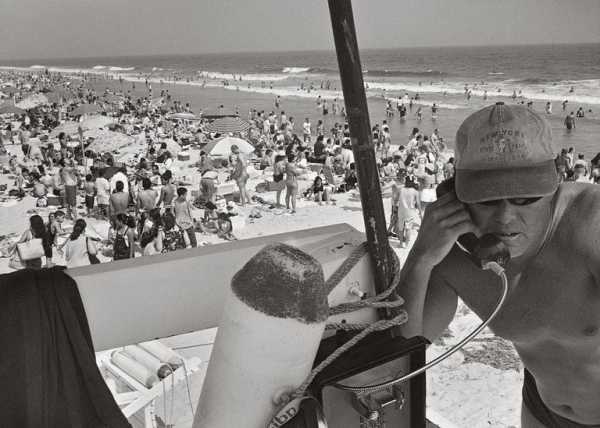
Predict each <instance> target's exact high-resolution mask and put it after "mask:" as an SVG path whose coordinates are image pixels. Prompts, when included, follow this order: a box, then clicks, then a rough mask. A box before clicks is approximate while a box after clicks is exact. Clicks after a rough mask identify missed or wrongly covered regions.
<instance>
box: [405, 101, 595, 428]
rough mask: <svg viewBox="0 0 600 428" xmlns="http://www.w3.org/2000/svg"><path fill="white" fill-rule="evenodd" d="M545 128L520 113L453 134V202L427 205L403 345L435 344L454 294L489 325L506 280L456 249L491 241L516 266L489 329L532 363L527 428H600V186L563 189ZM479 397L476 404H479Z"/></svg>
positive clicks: (408, 265)
mask: <svg viewBox="0 0 600 428" xmlns="http://www.w3.org/2000/svg"><path fill="white" fill-rule="evenodd" d="M551 139H552V136H551V128H550V125H549V124H548V123H547V122H546V121H545V119H543V118H542V117H541V116H540V115H539V114H537V113H536V112H535V111H533V110H531V109H527V108H526V107H525V106H520V105H511V106H508V105H504V104H503V103H497V104H496V105H493V106H489V107H486V108H484V109H482V110H480V111H478V112H476V113H473V114H472V115H471V116H469V117H468V118H467V119H466V120H465V121H464V122H463V124H462V125H461V127H460V128H459V130H458V132H457V136H456V178H455V180H456V193H453V192H450V193H447V194H446V195H444V196H442V197H440V198H439V199H438V200H437V201H435V202H433V203H432V204H431V205H429V206H428V207H427V210H426V211H425V215H424V217H423V221H422V225H421V229H420V231H419V235H418V237H417V239H416V241H415V244H414V245H413V247H412V249H411V251H410V253H409V255H408V256H407V259H406V262H405V264H404V266H403V268H402V278H401V284H400V288H399V290H400V294H401V295H402V297H404V298H405V300H406V305H405V308H406V310H407V311H408V313H409V314H410V317H409V320H408V322H407V323H406V324H404V325H403V326H402V329H403V331H402V332H403V334H404V335H405V336H406V337H410V336H414V335H423V336H425V337H427V338H428V339H430V340H433V339H435V338H436V337H438V336H439V335H440V334H441V333H442V331H443V330H444V328H446V326H447V325H448V324H449V323H450V321H451V320H452V318H453V316H454V313H455V311H456V305H457V297H458V296H459V297H460V298H461V299H462V300H463V301H464V302H465V303H466V304H467V305H468V306H469V307H470V308H471V309H472V310H473V311H474V312H475V313H477V314H478V315H479V316H480V317H481V318H482V319H485V318H487V317H488V316H489V315H490V313H491V312H492V311H493V309H494V307H495V305H496V302H497V301H498V299H499V297H500V294H501V286H500V280H499V279H498V278H497V277H496V276H495V275H494V274H493V273H491V272H490V271H483V270H481V269H480V268H478V267H477V266H476V265H475V264H474V263H472V261H471V260H470V259H469V258H468V257H467V255H466V253H464V252H463V251H462V250H460V249H459V248H458V247H457V246H456V245H454V243H455V242H456V240H457V238H458V237H459V236H460V235H462V234H464V233H467V232H472V233H475V234H476V235H477V236H481V235H483V234H487V233H491V234H494V235H495V236H496V237H497V238H498V239H499V240H501V241H502V242H503V243H504V244H506V246H507V247H508V249H509V251H510V254H511V257H512V259H511V261H510V262H509V263H508V265H507V267H506V274H507V277H508V280H509V290H508V297H507V300H506V302H505V304H504V306H503V307H502V309H501V310H500V312H499V313H498V315H497V316H496V318H495V319H494V320H493V321H492V322H491V323H490V328H491V329H492V331H493V332H494V333H495V334H496V335H498V336H501V337H503V338H505V339H507V340H510V341H511V342H512V343H513V344H514V346H515V349H516V350H517V352H518V353H519V356H520V357H521V360H522V362H523V364H524V366H525V370H526V371H525V384H524V387H523V407H522V413H521V415H522V416H521V418H522V426H523V427H524V428H538V427H550V428H558V427H561V428H564V427H567V428H569V427H600V358H599V357H598V354H599V351H600V226H599V225H600V188H599V187H598V186H594V185H593V184H583V183H561V184H560V185H559V184H558V179H557V173H556V167H555V165H554V162H553V157H554V156H553V153H554V151H553V149H552V146H551ZM473 399H475V397H473Z"/></svg>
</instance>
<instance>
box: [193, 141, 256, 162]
mask: <svg viewBox="0 0 600 428" xmlns="http://www.w3.org/2000/svg"><path fill="white" fill-rule="evenodd" d="M233 145H236V146H238V148H239V149H240V152H241V153H244V154H247V155H248V154H250V153H252V152H253V151H254V147H253V146H252V144H250V143H249V142H247V141H246V140H242V139H241V138H236V137H225V138H221V139H219V140H213V141H210V142H209V143H208V144H207V145H206V146H204V148H203V149H202V150H204V151H205V152H206V153H208V154H209V155H210V156H219V157H223V156H229V155H230V154H231V146H233Z"/></svg>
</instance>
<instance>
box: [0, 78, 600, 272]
mask: <svg viewBox="0 0 600 428" xmlns="http://www.w3.org/2000/svg"><path fill="white" fill-rule="evenodd" d="M120 83H121V85H120V86H121V87H123V82H122V81H121V82H120ZM138 85H139V83H138ZM132 87H133V88H135V83H133V84H132ZM143 91H144V92H142V95H143V94H144V93H146V96H140V97H135V96H134V95H132V92H131V91H130V90H125V89H124V90H117V89H116V88H115V86H114V85H113V87H112V88H109V87H108V86H107V87H106V88H104V90H101V89H99V86H98V85H95V86H92V85H90V84H89V82H88V81H87V79H86V77H85V76H82V75H75V76H73V75H64V74H60V73H50V72H49V71H48V70H46V71H43V72H42V71H39V72H35V73H33V72H29V73H25V72H14V71H5V72H3V73H2V74H0V92H1V94H2V96H3V97H4V98H5V99H4V100H3V103H2V104H1V105H0V129H1V132H0V137H1V144H0V161H1V163H2V175H1V181H2V183H1V184H0V186H1V187H0V189H1V190H0V203H1V204H2V206H3V208H2V211H4V212H5V216H3V217H6V214H7V213H8V212H10V213H11V215H12V213H18V214H17V217H18V218H10V219H9V218H5V220H4V221H3V227H2V235H3V236H2V240H1V243H0V254H1V256H2V257H3V261H5V262H6V261H8V263H7V266H8V267H10V269H20V268H23V267H37V268H41V267H50V266H53V265H55V264H59V265H66V266H67V267H76V266H83V265H87V264H94V263H101V262H108V261H112V260H120V259H126V258H132V257H140V256H150V255H154V254H160V253H165V252H170V251H176V250H179V249H184V248H190V247H196V246H198V245H210V244H213V243H218V242H225V241H231V240H235V239H238V237H248V236H251V235H252V232H250V234H245V233H244V229H246V228H248V226H249V225H251V224H252V223H263V227H264V226H266V227H267V228H268V227H269V226H268V225H269V223H271V224H274V223H277V222H279V223H280V224H283V225H285V224H286V223H288V224H293V223H294V220H293V217H294V216H297V215H298V213H299V212H300V213H302V211H305V214H306V215H308V214H309V212H310V215H313V216H320V215H326V216H329V217H330V221H331V220H333V219H334V217H335V216H333V217H332V214H331V213H332V211H328V212H327V214H323V213H324V211H318V209H317V210H314V208H316V207H322V206H327V207H331V209H332V210H337V211H340V210H344V209H345V208H347V207H343V206H340V205H342V204H340V202H349V201H358V199H359V198H358V194H357V179H358V178H357V176H356V172H355V165H354V155H353V152H352V149H351V144H350V133H349V127H348V123H347V122H346V118H345V112H344V108H343V107H342V106H340V103H339V101H338V100H337V99H335V100H333V101H331V102H330V103H329V104H328V101H327V100H326V99H321V97H320V96H318V97H316V99H315V102H316V112H317V113H316V115H315V114H313V117H304V118H294V117H291V116H287V115H286V113H285V111H284V110H283V107H282V106H281V104H282V101H281V98H280V97H279V96H278V97H276V98H275V100H274V102H273V104H274V105H273V109H272V110H271V111H267V110H258V109H254V108H251V109H249V111H248V113H247V117H244V118H242V117H240V116H241V113H240V112H239V108H238V107H234V106H231V107H229V106H224V105H219V106H215V107H214V109H212V110H211V107H212V106H202V107H200V108H198V109H197V110H194V109H193V108H192V106H191V105H190V104H189V103H184V102H182V101H180V100H177V99H174V97H173V96H172V95H171V94H169V91H168V89H167V90H164V89H162V90H160V92H159V93H154V94H153V92H152V86H151V84H150V83H148V82H147V81H146V83H145V85H144V88H143ZM137 93H138V94H139V93H140V92H137ZM153 95H154V97H153ZM330 106H331V107H330ZM407 107H409V108H410V110H411V111H412V107H413V106H412V98H411V99H410V100H409V101H408V103H407V104H406V105H405V104H404V102H403V100H402V99H399V100H398V101H397V102H396V105H395V106H393V105H392V103H391V101H388V102H387V103H386V110H385V119H383V120H382V121H381V122H379V123H375V124H374V125H373V129H372V135H373V143H374V148H375V151H376V159H377V163H378V169H379V176H380V179H381V185H382V189H383V195H384V198H385V199H388V198H389V202H386V210H389V214H388V215H389V223H388V224H389V228H388V233H389V235H390V237H391V238H392V239H393V240H394V241H395V242H397V246H398V247H400V248H406V247H407V246H408V245H409V244H410V241H411V239H412V238H413V237H414V236H416V233H417V231H418V227H419V224H420V218H421V217H422V214H423V210H424V209H425V208H426V207H427V205H428V204H430V203H431V202H433V201H435V199H436V193H435V188H436V186H437V184H439V183H440V182H442V181H443V180H444V179H446V178H449V177H451V176H452V175H453V173H454V170H453V157H452V152H451V150H449V149H448V148H447V147H446V143H445V142H444V138H443V137H442V136H441V135H440V132H439V130H438V129H437V128H435V129H434V130H433V132H431V134H429V135H426V133H424V132H422V131H421V130H420V129H419V128H417V127H414V128H413V129H412V131H411V133H410V135H408V136H406V137H404V138H403V137H402V136H394V138H392V135H391V131H390V126H389V124H388V121H389V120H392V119H393V118H394V115H395V113H398V115H399V116H400V117H399V119H400V120H402V119H403V118H404V117H405V116H406V114H407ZM414 114H415V115H416V116H421V115H422V109H421V107H419V108H418V110H417V112H416V113H414ZM437 114H438V108H437V106H436V104H435V103H434V104H433V106H432V108H431V115H432V121H435V119H436V116H437ZM314 116H316V117H314ZM325 119H328V120H325ZM418 120H419V121H420V120H421V117H418ZM329 125H331V126H329ZM556 165H557V168H558V170H559V171H560V174H561V175H560V176H561V179H562V180H572V181H584V182H596V183H597V182H598V181H599V180H600V157H599V156H596V157H595V158H593V159H591V161H590V160H587V159H585V157H584V155H583V154H576V153H575V152H574V150H573V148H569V149H566V148H565V149H563V150H562V151H561V153H560V154H557V158H556ZM9 207H10V208H12V211H11V210H9ZM23 216H27V217H28V218H29V221H28V224H27V225H26V226H25V227H23V224H22V221H23ZM13 217H14V216H13ZM19 220H20V222H19ZM17 224H18V225H19V226H16V225H17ZM15 227H20V229H21V230H15ZM255 233H256V234H262V233H263V232H255ZM34 256H35V257H34ZM5 270H6V268H5Z"/></svg>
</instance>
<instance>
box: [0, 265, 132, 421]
mask: <svg viewBox="0 0 600 428" xmlns="http://www.w3.org/2000/svg"><path fill="white" fill-rule="evenodd" d="M0 325H2V334H0V349H2V352H1V353H0V385H2V388H0V402H1V403H2V405H1V406H0V421H2V422H0V425H1V426H6V427H19V428H55V427H61V428H62V427H64V428H79V427H81V428H100V427H111V428H120V427H130V425H129V423H128V422H127V420H126V419H125V417H124V416H123V414H122V413H121V411H120V409H119V407H118V406H117V404H116V403H115V401H114V399H113V397H112V394H111V393H110V391H109V389H108V387H107V386H106V383H105V382H104V380H103V379H102V376H101V374H100V371H99V370H98V366H97V365H96V359H95V354H94V347H93V344H92V339H91V335H90V331H89V327H88V322H87V318H86V315H85V311H84V308H83V304H82V302H81V297H80V295H79V291H78V289H77V284H76V283H75V281H73V279H72V278H70V277H69V276H68V275H66V274H65V273H64V272H63V270H62V268H53V269H43V270H31V269H24V270H20V271H17V272H14V273H10V274H4V275H0Z"/></svg>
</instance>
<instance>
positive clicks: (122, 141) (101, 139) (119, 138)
mask: <svg viewBox="0 0 600 428" xmlns="http://www.w3.org/2000/svg"><path fill="white" fill-rule="evenodd" d="M83 135H84V137H85V138H90V137H91V138H93V139H94V141H92V142H91V143H90V145H89V146H87V149H88V150H92V151H94V152H112V151H114V150H119V149H120V148H122V147H125V146H129V145H131V144H133V143H134V142H135V139H134V138H133V137H130V136H129V135H126V134H122V133H120V132H114V131H109V130H106V129H95V130H89V131H85V132H84V133H83Z"/></svg>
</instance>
